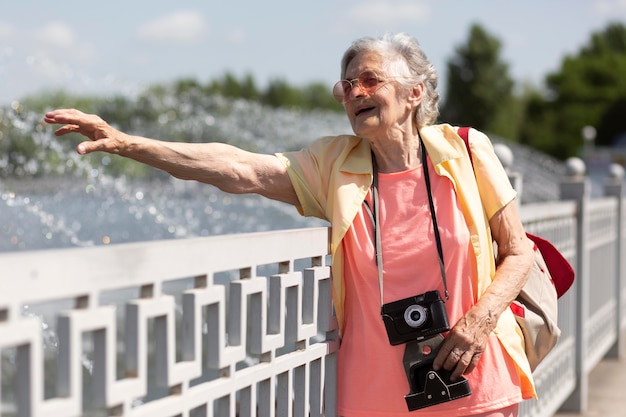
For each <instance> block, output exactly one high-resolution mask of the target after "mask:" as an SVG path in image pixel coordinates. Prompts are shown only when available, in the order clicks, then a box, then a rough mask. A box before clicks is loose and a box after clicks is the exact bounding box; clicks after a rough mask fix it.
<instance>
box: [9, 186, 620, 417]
mask: <svg viewBox="0 0 626 417" xmlns="http://www.w3.org/2000/svg"><path fill="white" fill-rule="evenodd" d="M605 194H606V196H605V197H602V198H596V199H593V200H592V199H591V198H590V197H589V195H590V192H589V184H588V182H587V180H586V179H585V178H584V177H571V178H566V179H564V181H563V182H562V184H561V200H560V201H554V202H548V203H533V204H526V205H524V204H522V205H521V206H520V210H519V211H520V216H521V219H522V222H523V223H524V226H525V228H526V230H527V231H529V232H531V233H534V234H537V235H540V236H543V237H544V238H547V239H548V240H550V241H551V242H552V243H554V244H555V246H556V247H557V248H558V249H559V250H560V251H561V252H562V253H563V254H564V255H565V257H566V258H567V259H568V260H569V261H570V262H571V264H572V265H573V266H574V268H575V270H576V282H575V285H574V286H573V287H572V288H571V289H570V290H569V291H568V292H567V293H566V294H565V295H564V296H563V297H562V298H561V299H559V317H558V324H559V327H560V328H561V331H562V334H561V338H560V339H559V342H558V343H557V345H556V347H555V348H554V350H553V351H552V352H551V353H550V354H549V356H548V357H547V358H546V359H545V360H544V361H543V362H542V363H541V364H540V365H539V367H538V368H537V370H536V371H535V374H534V377H535V380H536V384H537V391H538V399H537V400H528V401H525V402H524V403H523V404H522V406H521V410H520V414H521V415H522V416H525V417H530V416H532V417H543V416H545V417H547V416H551V415H553V414H554V413H555V412H557V411H558V410H566V411H578V412H579V411H584V410H585V408H586V401H587V397H588V374H589V372H590V370H591V369H593V368H594V367H595V366H596V365H597V363H598V362H599V361H600V360H601V359H602V358H603V357H604V356H606V355H607V354H609V355H614V356H621V355H623V351H624V337H623V334H624V330H626V324H625V323H626V280H624V278H623V275H624V267H623V265H622V263H623V262H624V261H622V260H623V259H626V256H624V254H625V250H626V249H625V246H626V245H624V244H623V243H624V240H625V239H626V225H625V222H624V212H625V209H624V204H623V202H624V199H623V197H622V194H623V193H622V183H621V180H620V181H617V182H615V181H614V182H612V183H610V184H607V185H606V188H605ZM328 232H329V229H328V228H311V229H298V230H285V231H277V232H267V233H254V234H242V235H229V236H218V237H209V238H198V239H185V240H173V241H172V240H168V241H159V242H149V243H136V244H124V245H117V246H107V247H97V248H82V249H65V250H51V251H40V252H24V253H11V254H4V255H0V273H1V274H2V275H1V279H2V284H3V285H2V291H1V292H0V352H1V354H2V367H1V374H0V398H1V400H2V402H1V405H2V408H1V409H0V412H1V416H2V417H7V416H24V417H26V416H59V417H62V416H94V417H95V416H119V415H124V416H192V417H200V416H228V417H231V416H233V417H234V416H262V417H265V416H267V417H273V416H280V417H283V416H284V417H292V416H296V417H299V416H302V417H304V416H329V417H332V416H335V415H336V404H337V399H336V372H337V371H336V369H337V367H336V361H337V350H338V334H337V324H336V322H335V319H334V316H333V311H332V303H331V282H330V280H331V276H330V260H329V254H328V252H329V251H328V245H329V242H328Z"/></svg>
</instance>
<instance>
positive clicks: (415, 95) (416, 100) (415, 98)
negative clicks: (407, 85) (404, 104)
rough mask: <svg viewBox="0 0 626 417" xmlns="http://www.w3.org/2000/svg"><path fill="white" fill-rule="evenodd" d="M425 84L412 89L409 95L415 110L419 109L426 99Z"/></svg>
mask: <svg viewBox="0 0 626 417" xmlns="http://www.w3.org/2000/svg"><path fill="white" fill-rule="evenodd" d="M424 88H425V87H424V83H423V82H422V83H419V84H417V85H416V86H415V87H413V88H412V89H411V92H410V93H409V104H410V105H411V107H412V108H413V109H415V108H417V106H419V105H420V103H421V102H422V99H423V97H424Z"/></svg>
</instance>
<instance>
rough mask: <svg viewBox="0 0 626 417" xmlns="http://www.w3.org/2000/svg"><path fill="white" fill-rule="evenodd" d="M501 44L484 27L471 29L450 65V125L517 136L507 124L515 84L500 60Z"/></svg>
mask: <svg viewBox="0 0 626 417" xmlns="http://www.w3.org/2000/svg"><path fill="white" fill-rule="evenodd" d="M500 49H501V43H500V41H499V40H498V39H497V38H495V37H494V36H492V35H490V34H489V33H487V31H486V30H485V29H483V28H482V27H481V26H480V25H478V24H474V25H472V26H471V28H470V33H469V38H468V40H467V43H466V44H464V45H461V46H459V47H457V48H456V50H455V52H456V55H455V56H453V57H452V58H451V59H450V60H449V61H448V79H447V89H446V91H447V93H446V97H445V101H444V107H443V108H442V112H441V113H442V117H443V119H444V120H445V121H446V122H450V123H454V124H460V125H469V126H473V127H476V128H479V129H483V130H486V131H489V132H491V133H495V134H499V135H502V136H506V137H509V138H510V137H512V136H514V134H515V130H516V129H515V124H514V123H513V124H512V123H511V120H510V119H509V120H507V116H510V115H511V114H512V112H513V109H514V105H515V102H514V99H513V81H512V79H511V78H510V76H509V69H508V65H507V64H506V63H505V62H503V61H502V60H501V59H500Z"/></svg>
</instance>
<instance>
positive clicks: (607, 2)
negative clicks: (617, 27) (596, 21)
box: [593, 0, 626, 17]
mask: <svg viewBox="0 0 626 417" xmlns="http://www.w3.org/2000/svg"><path fill="white" fill-rule="evenodd" d="M593 7H594V8H595V10H596V12H597V13H598V14H600V15H601V16H607V17H610V16H613V15H615V14H618V13H622V12H624V11H626V0H599V1H596V2H595V4H594V6H593Z"/></svg>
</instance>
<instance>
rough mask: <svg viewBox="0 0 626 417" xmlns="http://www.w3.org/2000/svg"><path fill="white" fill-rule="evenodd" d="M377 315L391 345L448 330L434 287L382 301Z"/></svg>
mask: <svg viewBox="0 0 626 417" xmlns="http://www.w3.org/2000/svg"><path fill="white" fill-rule="evenodd" d="M381 314H382V317H383V322H384V323H385V328H386V330H387V336H388V337H389V343H391V344H392V345H399V344H402V343H407V342H410V341H415V340H417V341H419V340H424V339H426V338H429V337H432V336H435V335H437V334H440V333H442V332H446V331H448V330H450V323H449V322H448V314H447V312H446V306H445V304H444V302H443V300H442V299H441V296H440V295H439V291H437V290H433V291H428V292H425V293H424V294H419V295H415V296H412V297H408V298H404V299H402V300H398V301H393V302H391V303H387V304H383V306H382V308H381Z"/></svg>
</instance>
